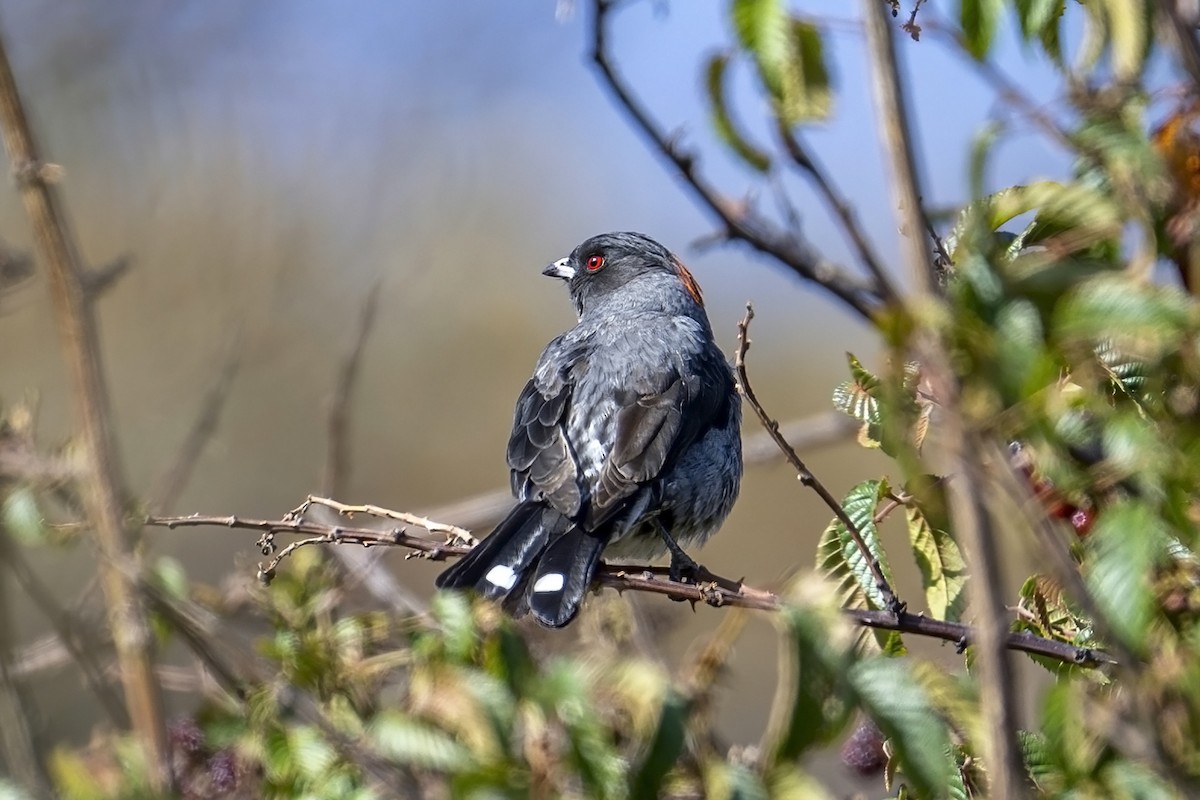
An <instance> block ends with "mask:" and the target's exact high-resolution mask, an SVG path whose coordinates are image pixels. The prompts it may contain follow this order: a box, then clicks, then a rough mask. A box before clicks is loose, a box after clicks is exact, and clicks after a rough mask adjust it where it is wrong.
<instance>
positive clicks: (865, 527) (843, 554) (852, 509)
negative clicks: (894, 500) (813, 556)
mask: <svg viewBox="0 0 1200 800" xmlns="http://www.w3.org/2000/svg"><path fill="white" fill-rule="evenodd" d="M889 491H890V487H889V486H888V482H887V481H886V480H870V481H863V482H862V483H860V484H858V485H857V486H855V487H854V488H853V489H851V490H850V491H849V492H848V493H847V494H846V498H845V499H844V500H843V501H842V509H843V510H844V511H845V512H846V516H847V517H849V518H850V521H851V522H853V523H854V526H855V527H856V528H857V529H858V531H859V533H860V534H862V538H863V542H864V543H865V544H866V546H867V549H868V550H869V551H870V553H871V554H872V555H874V556H875V558H876V559H877V560H878V561H879V567H880V570H881V571H882V572H883V576H884V578H885V579H886V580H887V581H888V583H889V584H890V583H891V582H892V571H891V567H889V566H888V562H887V554H886V553H885V552H884V550H883V543H882V542H881V541H880V539H879V530H878V528H877V527H876V525H875V519H874V517H875V511H876V509H877V508H878V507H879V502H880V500H882V499H883V498H884V497H885V496H886V495H887V493H888V492H889ZM817 569H818V571H820V572H821V573H822V574H824V575H826V576H827V577H829V578H830V579H831V580H833V581H834V582H835V583H836V584H837V587H838V594H839V597H840V598H841V599H842V600H843V601H844V604H845V605H847V606H861V605H862V604H863V600H864V599H865V600H867V601H869V602H870V603H871V605H873V606H874V607H875V608H884V607H885V606H886V602H885V600H884V597H883V594H882V593H881V592H880V591H879V587H877V586H876V585H875V579H874V577H873V576H872V575H871V568H870V566H869V562H868V560H867V558H866V557H865V556H864V555H863V553H862V551H861V550H860V549H859V547H858V545H857V544H856V543H855V541H854V539H853V538H852V537H851V536H850V532H849V531H847V530H846V526H845V525H843V524H842V522H841V521H840V520H836V519H835V520H834V521H833V522H831V523H829V527H827V528H826V529H825V532H824V533H822V534H821V539H820V541H819V542H818V543H817Z"/></svg>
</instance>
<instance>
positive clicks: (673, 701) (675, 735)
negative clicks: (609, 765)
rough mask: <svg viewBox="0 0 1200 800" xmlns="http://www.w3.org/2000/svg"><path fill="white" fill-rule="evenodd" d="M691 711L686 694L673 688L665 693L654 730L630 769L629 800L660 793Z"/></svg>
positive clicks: (680, 747)
mask: <svg viewBox="0 0 1200 800" xmlns="http://www.w3.org/2000/svg"><path fill="white" fill-rule="evenodd" d="M691 713H692V704H691V702H689V701H688V699H687V698H686V697H684V696H683V695H681V694H679V693H678V692H675V691H672V692H669V693H668V694H667V697H666V698H665V699H664V700H663V704H662V714H661V716H660V717H659V722H658V728H657V729H656V730H655V731H654V737H653V738H652V739H651V740H650V746H649V748H647V751H646V755H645V756H644V757H643V758H642V762H641V764H639V765H638V767H637V770H636V771H635V772H634V775H633V780H632V783H631V786H630V790H629V797H630V798H631V800H657V798H658V797H660V796H661V793H662V786H663V780H664V779H665V778H666V777H667V773H668V772H670V770H671V768H672V767H674V766H675V762H676V761H678V759H679V754H680V753H682V752H683V745H684V740H685V736H686V733H687V722H688V719H689V718H690V717H691Z"/></svg>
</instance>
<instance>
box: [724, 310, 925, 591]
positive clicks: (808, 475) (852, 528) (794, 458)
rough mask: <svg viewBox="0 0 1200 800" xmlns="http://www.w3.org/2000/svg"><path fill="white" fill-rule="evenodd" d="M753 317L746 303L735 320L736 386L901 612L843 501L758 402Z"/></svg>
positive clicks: (872, 576) (877, 588) (804, 482)
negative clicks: (752, 369)
mask: <svg viewBox="0 0 1200 800" xmlns="http://www.w3.org/2000/svg"><path fill="white" fill-rule="evenodd" d="M752 319H754V307H753V306H752V305H750V304H749V303H747V304H746V316H744V317H742V320H741V322H739V323H738V347H737V351H736V354H735V355H734V359H733V367H734V370H735V371H736V372H737V378H738V387H739V389H740V390H741V392H742V396H743V397H745V398H746V402H747V403H749V404H750V408H751V409H753V410H754V414H755V416H757V417H758V421H759V422H761V423H762V426H763V427H764V428H766V430H767V433H768V434H769V435H770V436H771V438H772V439H773V440H774V442H775V444H776V445H777V446H778V447H779V450H780V452H782V453H783V455H784V458H786V459H787V461H788V463H789V464H791V465H792V467H793V468H794V469H795V470H796V474H797V476H799V478H800V482H801V483H802V484H804V485H805V486H806V487H808V488H810V489H812V490H813V491H814V492H816V493H817V495H818V496H819V497H820V498H821V499H822V500H823V501H824V502H825V505H827V506H829V509H830V510H831V511H832V512H833V515H834V516H835V517H837V518H838V521H839V522H841V523H842V524H843V525H844V526H846V532H847V533H849V534H850V538H851V539H853V540H854V545H855V546H856V547H857V548H858V551H859V553H861V554H862V557H863V560H864V561H866V563H867V567H868V569H870V571H871V578H872V580H874V581H875V589H876V590H877V591H878V592H879V594H880V595H881V596H882V598H883V603H884V607H885V608H886V609H887V610H888V611H890V612H892V613H893V614H903V613H904V603H902V602H901V601H900V600H899V599H898V598H897V597H896V594H895V592H893V591H892V587H891V586H890V585H889V584H888V581H887V578H885V577H884V575H883V569H882V567H880V566H879V559H877V558H876V557H875V554H874V553H872V552H871V548H869V547H868V546H867V542H866V540H865V539H864V538H863V535H862V531H860V530H859V529H858V526H857V525H855V524H854V520H852V519H850V515H849V514H847V513H846V510H845V509H844V508H842V504H841V503H839V502H838V501H837V498H836V497H834V496H833V494H831V493H830V491H829V490H828V489H826V488H825V484H823V483H821V481H820V480H818V479H817V476H816V475H814V474H813V471H812V470H811V469H809V468H808V465H806V464H805V463H804V461H803V460H801V458H800V456H799V455H798V454H797V453H796V450H795V449H794V448H793V447H792V446H791V445H790V444H788V441H787V439H784V438H783V436H782V435H780V433H779V423H778V422H776V421H775V420H773V419H772V418H771V416H770V415H769V414H768V413H767V412H766V409H764V408H763V406H762V403H760V402H759V400H758V397H757V395H755V394H754V388H753V387H752V386H751V385H750V377H749V376H748V375H747V374H746V351H747V350H749V349H750V335H749V334H750V320H752Z"/></svg>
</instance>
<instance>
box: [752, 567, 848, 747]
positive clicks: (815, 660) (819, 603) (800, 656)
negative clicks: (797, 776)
mask: <svg viewBox="0 0 1200 800" xmlns="http://www.w3.org/2000/svg"><path fill="white" fill-rule="evenodd" d="M809 588H811V587H809ZM810 594H811V592H810ZM830 601H831V598H830V597H828V596H820V597H811V598H809V601H808V602H805V601H804V600H801V601H800V602H799V603H796V604H794V605H789V606H788V607H786V608H785V609H784V610H783V612H782V613H781V615H780V621H781V623H782V624H783V626H784V628H785V630H786V632H787V634H788V636H787V638H786V640H785V641H783V642H781V643H780V647H781V648H782V650H781V657H782V666H781V668H780V671H779V687H778V689H777V691H776V695H775V701H774V702H773V703H772V713H771V721H770V725H769V727H768V732H767V737H766V741H767V742H768V744H767V746H766V748H765V749H766V751H767V753H768V754H769V760H768V763H777V762H780V761H790V760H794V759H796V758H798V757H799V756H801V755H802V754H803V753H805V752H806V751H807V750H809V749H810V748H811V747H813V746H815V745H819V744H824V743H827V742H829V741H831V740H832V739H833V738H834V737H836V736H837V735H838V734H839V733H841V731H842V730H843V729H844V728H845V726H846V723H847V722H848V721H849V719H850V711H851V705H850V703H849V698H848V695H847V693H846V689H847V686H846V684H845V681H844V675H845V671H846V668H847V667H848V666H849V664H850V663H851V661H852V658H853V642H854V638H855V633H854V631H853V630H852V629H851V628H850V626H849V625H848V624H847V623H846V621H845V620H844V619H843V618H842V617H841V615H840V613H839V611H838V609H837V606H836V604H834V603H832V602H830Z"/></svg>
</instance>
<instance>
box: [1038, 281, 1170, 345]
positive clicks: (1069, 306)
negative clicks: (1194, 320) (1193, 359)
mask: <svg viewBox="0 0 1200 800" xmlns="http://www.w3.org/2000/svg"><path fill="white" fill-rule="evenodd" d="M1190 317H1191V303H1190V300H1189V298H1188V297H1187V295H1186V294H1185V293H1184V292H1183V291H1182V290H1180V289H1177V288H1174V287H1168V286H1159V285H1155V284H1148V283H1144V282H1142V281H1138V280H1132V279H1129V278H1127V277H1125V276H1124V275H1102V276H1099V277H1096V278H1092V279H1090V280H1088V281H1086V282H1085V283H1083V284H1082V285H1081V286H1080V287H1079V288H1078V289H1077V290H1076V291H1075V292H1073V293H1072V294H1071V295H1069V296H1068V297H1067V298H1065V300H1064V301H1063V302H1062V303H1061V304H1060V306H1059V308H1058V309H1057V311H1056V314H1055V322H1056V326H1055V328H1056V332H1057V334H1058V335H1059V336H1061V337H1063V338H1065V339H1067V340H1068V341H1069V340H1080V339H1082V340H1085V341H1091V342H1095V341H1100V340H1110V341H1111V342H1112V343H1113V345H1114V346H1116V347H1119V348H1120V349H1122V350H1124V351H1126V352H1130V353H1136V354H1138V355H1139V356H1142V357H1144V358H1153V357H1156V356H1159V355H1162V354H1164V353H1168V352H1173V351H1174V350H1176V349H1177V348H1178V347H1179V343H1180V340H1181V337H1182V336H1183V335H1184V332H1185V330H1186V328H1187V326H1188V323H1189V321H1190Z"/></svg>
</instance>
